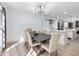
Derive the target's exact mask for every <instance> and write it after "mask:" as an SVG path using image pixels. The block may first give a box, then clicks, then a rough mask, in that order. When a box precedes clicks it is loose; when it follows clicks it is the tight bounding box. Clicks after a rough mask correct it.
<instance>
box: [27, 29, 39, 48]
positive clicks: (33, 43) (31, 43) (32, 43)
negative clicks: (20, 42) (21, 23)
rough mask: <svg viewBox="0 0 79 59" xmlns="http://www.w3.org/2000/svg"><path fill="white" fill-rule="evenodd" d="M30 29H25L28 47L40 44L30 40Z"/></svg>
mask: <svg viewBox="0 0 79 59" xmlns="http://www.w3.org/2000/svg"><path fill="white" fill-rule="evenodd" d="M31 31H32V30H31V29H27V31H26V34H27V39H28V43H29V45H30V47H34V46H38V45H40V43H39V42H37V41H33V40H32V37H31V33H30V32H31Z"/></svg>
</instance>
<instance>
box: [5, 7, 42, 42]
mask: <svg viewBox="0 0 79 59" xmlns="http://www.w3.org/2000/svg"><path fill="white" fill-rule="evenodd" d="M6 12H7V17H6V18H7V42H10V41H18V40H20V37H21V36H24V35H25V34H24V29H25V28H26V27H32V28H34V29H41V27H42V18H40V17H38V16H36V15H33V14H32V13H29V12H20V11H16V10H10V9H8V8H6Z"/></svg>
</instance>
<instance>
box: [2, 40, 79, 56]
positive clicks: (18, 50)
mask: <svg viewBox="0 0 79 59" xmlns="http://www.w3.org/2000/svg"><path fill="white" fill-rule="evenodd" d="M13 45H15V43H10V44H7V49H6V50H5V51H3V52H2V54H1V55H2V56H26V55H27V54H28V52H29V50H30V49H29V48H28V47H27V46H25V42H21V43H19V44H18V45H16V46H13ZM26 45H27V44H26ZM48 55H49V54H48V53H47V52H46V51H44V53H42V54H40V55H39V56H48ZM57 55H58V56H79V39H75V40H69V43H68V44H67V45H65V46H62V45H59V47H58V50H57ZM52 56H53V55H52Z"/></svg>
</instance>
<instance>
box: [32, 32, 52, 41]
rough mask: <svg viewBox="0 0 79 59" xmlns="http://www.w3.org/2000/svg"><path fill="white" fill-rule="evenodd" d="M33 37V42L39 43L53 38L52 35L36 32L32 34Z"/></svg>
mask: <svg viewBox="0 0 79 59" xmlns="http://www.w3.org/2000/svg"><path fill="white" fill-rule="evenodd" d="M31 36H32V39H33V40H36V41H38V42H41V41H46V40H48V39H50V38H51V35H48V34H44V33H36V32H31Z"/></svg>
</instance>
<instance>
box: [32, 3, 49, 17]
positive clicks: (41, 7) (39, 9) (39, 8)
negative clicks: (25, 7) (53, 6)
mask: <svg viewBox="0 0 79 59" xmlns="http://www.w3.org/2000/svg"><path fill="white" fill-rule="evenodd" d="M48 11H49V9H47V8H46V5H45V4H43V3H40V4H38V5H36V6H35V7H34V8H33V14H37V15H41V16H44V15H46V14H47V12H48Z"/></svg>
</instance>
